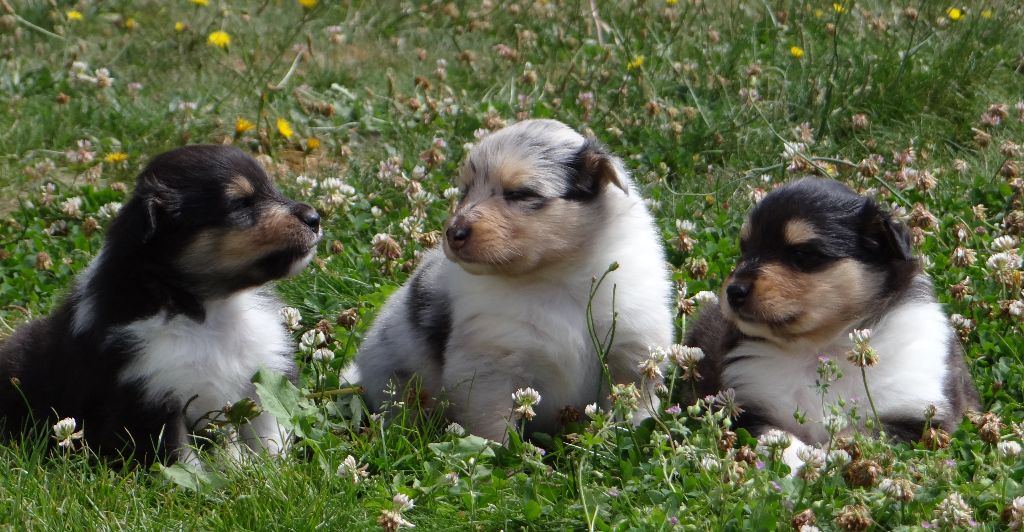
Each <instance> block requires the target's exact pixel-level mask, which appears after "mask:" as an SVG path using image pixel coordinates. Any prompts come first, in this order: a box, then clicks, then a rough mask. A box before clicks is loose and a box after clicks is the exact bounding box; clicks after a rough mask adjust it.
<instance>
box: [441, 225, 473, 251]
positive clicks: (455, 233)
mask: <svg viewBox="0 0 1024 532" xmlns="http://www.w3.org/2000/svg"><path fill="white" fill-rule="evenodd" d="M471 232H472V230H471V229H470V228H469V226H468V225H462V224H461V223H459V222H458V220H456V223H453V224H452V225H451V226H449V227H448V230H446V231H445V233H444V234H445V236H446V237H448V245H449V246H451V248H452V249H459V248H461V247H462V246H464V245H466V240H469V234H470V233H471Z"/></svg>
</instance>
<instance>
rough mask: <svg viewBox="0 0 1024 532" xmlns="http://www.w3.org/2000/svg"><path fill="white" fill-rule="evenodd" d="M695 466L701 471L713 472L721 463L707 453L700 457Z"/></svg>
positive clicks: (719, 467) (720, 466)
mask: <svg viewBox="0 0 1024 532" xmlns="http://www.w3.org/2000/svg"><path fill="white" fill-rule="evenodd" d="M697 466H698V467H699V468H700V469H701V471H706V472H708V473H714V472H716V471H718V470H719V469H721V468H722V464H720V463H719V462H718V460H717V459H715V457H714V456H711V455H707V454H706V455H704V456H702V457H701V459H700V462H698V463H697Z"/></svg>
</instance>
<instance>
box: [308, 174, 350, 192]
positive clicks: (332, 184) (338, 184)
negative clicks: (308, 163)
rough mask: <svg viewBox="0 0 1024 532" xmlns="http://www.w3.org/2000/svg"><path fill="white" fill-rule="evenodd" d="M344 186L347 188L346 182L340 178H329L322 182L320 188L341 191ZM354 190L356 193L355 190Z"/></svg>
mask: <svg viewBox="0 0 1024 532" xmlns="http://www.w3.org/2000/svg"><path fill="white" fill-rule="evenodd" d="M300 177H305V176H300ZM296 181H298V178H296ZM344 186H347V185H345V181H344V180H342V179H341V178H338V177H328V178H327V179H324V180H323V181H321V182H320V188H325V189H328V190H341V188H342V187H344ZM349 188H352V187H349ZM352 190H353V191H355V189H352Z"/></svg>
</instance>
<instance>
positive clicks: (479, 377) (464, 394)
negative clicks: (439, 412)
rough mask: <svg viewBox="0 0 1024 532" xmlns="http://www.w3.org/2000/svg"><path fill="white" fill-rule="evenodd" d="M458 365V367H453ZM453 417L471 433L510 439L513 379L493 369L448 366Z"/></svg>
mask: <svg viewBox="0 0 1024 532" xmlns="http://www.w3.org/2000/svg"><path fill="white" fill-rule="evenodd" d="M452 366H456V367H454V368H453V367H452ZM443 378H444V383H445V391H446V394H447V396H448V400H449V401H450V404H449V406H448V409H447V411H448V412H449V417H450V418H451V419H452V420H454V421H456V422H458V423H459V424H461V425H462V426H463V428H465V429H466V431H468V432H469V433H470V434H474V435H476V436H480V437H483V438H487V439H489V440H493V441H496V442H499V443H502V444H504V443H505V442H506V436H507V432H508V426H509V420H510V416H511V414H512V392H513V390H512V378H511V376H510V375H508V374H506V373H503V372H501V371H494V370H493V369H479V370H475V368H472V367H469V368H465V369H463V368H459V367H457V365H455V364H450V365H448V366H447V367H445V372H444V376H443Z"/></svg>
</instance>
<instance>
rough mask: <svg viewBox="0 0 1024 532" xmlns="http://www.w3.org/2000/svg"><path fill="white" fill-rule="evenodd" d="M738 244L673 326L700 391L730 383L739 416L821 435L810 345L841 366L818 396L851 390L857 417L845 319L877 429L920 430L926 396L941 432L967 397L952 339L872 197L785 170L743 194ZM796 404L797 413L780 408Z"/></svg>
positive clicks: (860, 389)
mask: <svg viewBox="0 0 1024 532" xmlns="http://www.w3.org/2000/svg"><path fill="white" fill-rule="evenodd" d="M740 250H741V256H740V259H739V263H738V264H737V265H736V269H735V270H733V272H732V273H731V274H730V275H729V277H728V278H727V279H726V281H725V284H724V285H723V288H722V297H721V305H720V308H709V309H706V310H705V311H704V312H702V314H701V316H700V317H699V319H698V321H697V324H696V325H695V327H694V328H693V330H692V332H691V333H690V334H689V335H688V338H687V339H686V343H687V345H691V346H697V347H700V348H702V349H703V350H704V352H705V354H706V355H707V356H706V358H705V359H704V360H703V361H702V362H701V367H700V368H699V371H700V372H701V373H702V374H703V375H704V377H705V379H704V382H703V390H702V391H703V392H704V393H705V394H706V393H714V392H716V391H718V390H720V389H728V388H732V389H734V390H735V392H736V399H737V401H738V403H739V405H740V406H741V407H742V408H743V409H744V412H743V413H742V414H740V416H739V418H738V420H737V424H738V425H739V426H741V427H744V428H747V429H748V430H750V431H751V432H752V433H753V434H755V435H757V434H759V433H762V432H764V431H765V430H767V429H771V428H778V429H783V430H785V431H788V432H790V433H791V434H792V435H794V436H796V437H797V438H799V439H800V440H803V441H807V442H823V441H827V439H828V433H827V432H826V430H825V428H824V427H823V426H822V423H821V421H822V418H823V416H824V415H825V414H826V413H825V412H823V411H822V410H823V409H822V399H821V396H820V395H819V394H818V391H817V390H816V388H815V380H816V379H817V378H818V376H817V367H818V364H819V360H818V358H819V357H822V356H824V357H829V358H830V359H831V360H833V361H835V362H836V364H838V366H839V368H840V369H841V371H842V373H843V378H842V379H840V380H839V381H837V382H834V383H832V386H831V388H830V389H829V392H828V395H827V397H826V398H825V404H826V405H829V404H833V403H835V402H836V401H838V400H839V399H840V398H842V399H845V400H846V401H848V402H849V401H856V404H857V405H858V410H859V411H860V413H861V415H862V416H865V417H870V416H871V415H872V414H871V407H870V406H869V404H868V402H867V398H866V397H865V394H864V385H863V382H862V379H861V375H860V368H859V367H856V366H854V365H853V364H852V363H851V362H850V361H849V360H848V359H847V354H848V352H849V351H850V350H851V348H852V343H851V341H850V339H849V333H850V332H851V331H853V330H854V329H868V328H870V329H872V331H873V336H872V338H871V345H872V346H873V347H874V348H875V350H876V351H877V353H878V356H879V360H878V363H877V365H875V366H873V367H868V368H867V383H868V385H869V386H870V390H871V395H872V398H873V399H874V403H875V407H876V408H877V411H878V416H879V418H880V421H881V423H882V425H883V428H884V429H885V432H886V433H887V434H889V435H890V436H892V437H895V438H896V439H898V440H916V439H918V438H920V437H921V434H922V432H923V429H924V425H925V414H924V412H925V409H926V408H927V407H928V406H934V407H935V410H936V414H935V417H934V418H933V419H932V421H931V423H932V426H936V427H941V428H943V429H946V430H949V431H951V430H954V429H955V428H956V426H957V425H958V424H959V422H960V419H961V417H962V415H963V413H964V411H965V409H977V408H978V407H979V402H978V393H977V391H976V390H975V388H974V385H973V383H972V381H971V377H970V374H969V372H968V369H967V366H966V364H965V362H964V356H963V350H962V348H961V346H960V343H959V341H958V339H957V336H956V334H955V333H954V331H953V328H952V327H951V326H950V324H949V320H948V319H947V317H946V315H945V313H944V312H943V310H942V307H941V306H940V305H939V303H938V302H937V301H936V299H935V294H934V291H933V289H932V285H931V281H930V280H929V278H928V277H927V276H926V275H925V274H924V273H923V272H922V271H921V267H920V263H919V261H918V259H917V258H915V257H913V256H912V254H911V249H910V239H909V237H908V234H907V231H906V228H905V227H904V226H903V225H902V224H900V223H899V222H898V221H895V220H893V219H892V218H891V217H890V216H889V214H888V213H886V212H884V211H883V210H881V209H880V208H879V207H878V206H877V205H876V204H875V202H874V201H872V200H870V199H868V198H864V197H862V196H859V195H858V194H856V193H854V192H853V191H852V190H850V189H849V188H847V187H846V186H844V185H842V184H840V183H837V182H835V181H832V180H824V179H815V178H806V179H802V180H799V181H796V182H794V183H791V184H788V185H786V186H783V187H781V188H779V189H777V190H775V191H774V192H772V193H770V194H768V195H767V196H766V197H765V198H764V199H763V200H762V201H761V202H760V203H759V204H758V205H757V206H756V207H754V209H753V210H752V211H751V212H750V215H749V217H748V219H747V221H746V223H745V224H744V225H743V227H742V229H741V234H740ZM798 410H799V411H800V412H802V413H805V414H806V418H807V422H806V423H800V422H798V421H797V420H796V419H795V418H794V415H793V414H794V412H796V411H798ZM797 443H798V444H799V442H797Z"/></svg>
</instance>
